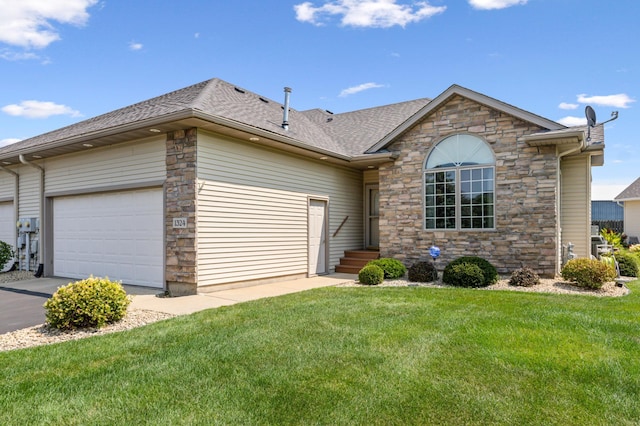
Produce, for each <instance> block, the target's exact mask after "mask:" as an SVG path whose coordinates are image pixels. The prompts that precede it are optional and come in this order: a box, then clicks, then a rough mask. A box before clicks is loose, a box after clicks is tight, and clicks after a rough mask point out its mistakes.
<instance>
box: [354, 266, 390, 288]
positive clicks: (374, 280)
mask: <svg viewBox="0 0 640 426" xmlns="http://www.w3.org/2000/svg"><path fill="white" fill-rule="evenodd" d="M358 281H360V283H361V284H365V285H378V284H380V283H381V282H382V281H384V271H383V270H382V268H381V267H379V266H377V265H366V266H365V267H364V268H362V269H360V272H359V273H358Z"/></svg>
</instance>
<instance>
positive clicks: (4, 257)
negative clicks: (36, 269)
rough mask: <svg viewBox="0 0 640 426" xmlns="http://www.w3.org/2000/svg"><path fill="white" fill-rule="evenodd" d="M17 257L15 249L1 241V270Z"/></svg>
mask: <svg viewBox="0 0 640 426" xmlns="http://www.w3.org/2000/svg"><path fill="white" fill-rule="evenodd" d="M13 256H15V254H14V252H13V248H11V246H10V245H9V244H7V243H5V242H4V241H0V270H2V269H3V268H4V266H5V265H6V264H7V262H9V261H10V260H11V259H13Z"/></svg>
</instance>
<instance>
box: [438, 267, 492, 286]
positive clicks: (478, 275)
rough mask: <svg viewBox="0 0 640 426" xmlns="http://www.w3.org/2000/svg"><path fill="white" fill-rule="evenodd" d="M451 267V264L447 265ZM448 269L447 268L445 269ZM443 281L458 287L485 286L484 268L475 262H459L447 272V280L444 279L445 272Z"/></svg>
mask: <svg viewBox="0 0 640 426" xmlns="http://www.w3.org/2000/svg"><path fill="white" fill-rule="evenodd" d="M447 267H449V265H447ZM445 271H446V269H445ZM442 281H443V282H444V283H445V284H449V285H452V286H456V287H484V286H485V284H484V281H485V280H484V274H483V273H482V269H480V267H479V266H478V265H476V264H473V263H457V264H455V265H453V266H451V268H449V272H448V274H447V281H445V280H444V274H443V276H442Z"/></svg>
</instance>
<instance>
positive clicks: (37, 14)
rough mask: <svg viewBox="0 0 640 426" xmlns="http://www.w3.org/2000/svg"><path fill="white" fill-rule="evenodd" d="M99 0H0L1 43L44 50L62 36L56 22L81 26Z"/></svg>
mask: <svg viewBox="0 0 640 426" xmlns="http://www.w3.org/2000/svg"><path fill="white" fill-rule="evenodd" d="M96 2H97V0H65V1H59V0H58V1H54V0H20V1H16V0H0V10H1V11H2V13H1V14H0V42H2V43H6V44H10V45H13V46H20V47H24V48H36V49H42V48H44V47H47V46H48V45H49V44H51V43H53V42H54V41H56V40H60V35H59V34H58V32H57V30H56V29H55V27H54V26H53V22H58V23H60V24H71V25H76V26H82V25H84V24H86V22H87V20H88V19H89V13H87V9H88V8H89V7H91V6H93V5H95V4H96Z"/></svg>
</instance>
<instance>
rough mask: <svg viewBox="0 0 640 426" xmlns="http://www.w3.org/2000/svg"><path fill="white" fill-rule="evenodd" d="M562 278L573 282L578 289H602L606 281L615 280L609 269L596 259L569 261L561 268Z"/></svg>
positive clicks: (614, 275)
mask: <svg viewBox="0 0 640 426" xmlns="http://www.w3.org/2000/svg"><path fill="white" fill-rule="evenodd" d="M561 273H562V278H564V279H565V280H569V281H572V282H574V283H575V284H576V285H577V286H578V287H584V288H589V289H599V288H602V286H603V284H604V283H605V282H607V281H611V280H613V279H615V277H616V274H615V272H614V271H612V270H611V267H609V266H608V265H605V264H604V263H602V262H600V261H599V260H596V259H587V258H578V259H571V260H570V261H568V262H567V264H566V265H564V267H563V268H562V272H561Z"/></svg>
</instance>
